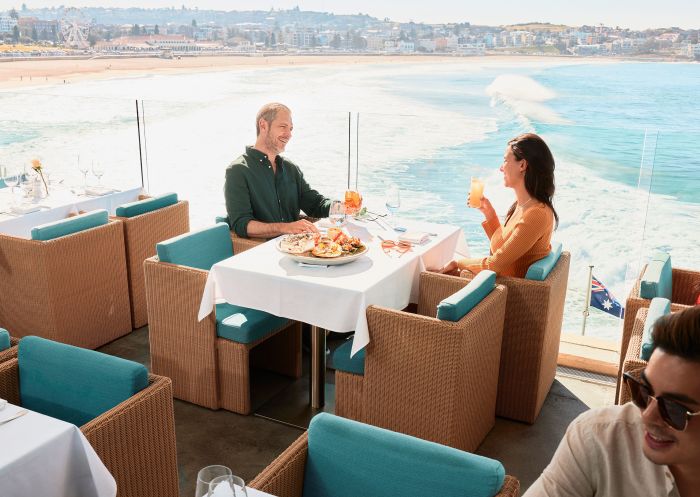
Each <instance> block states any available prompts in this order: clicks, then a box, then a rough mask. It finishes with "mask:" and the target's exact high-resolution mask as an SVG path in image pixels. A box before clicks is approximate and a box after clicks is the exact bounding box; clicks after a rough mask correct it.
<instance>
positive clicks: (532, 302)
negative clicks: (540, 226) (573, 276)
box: [462, 243, 571, 424]
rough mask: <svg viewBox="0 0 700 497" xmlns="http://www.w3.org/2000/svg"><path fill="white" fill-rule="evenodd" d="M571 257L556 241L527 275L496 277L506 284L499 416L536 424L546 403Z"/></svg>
mask: <svg viewBox="0 0 700 497" xmlns="http://www.w3.org/2000/svg"><path fill="white" fill-rule="evenodd" d="M570 258H571V256H570V254H569V253H568V252H562V245H561V243H552V251H551V252H550V254H549V255H548V256H547V257H545V258H544V259H541V260H539V261H537V262H535V263H533V264H532V265H531V266H530V268H529V269H528V271H527V274H526V275H525V278H514V277H503V276H499V277H498V278H496V283H498V284H500V285H503V286H505V287H507V288H508V300H507V303H506V317H505V321H504V323H503V346H502V348H501V369H500V372H499V374H498V400H497V402H496V416H500V417H503V418H509V419H514V420H516V421H524V422H526V423H530V424H532V423H534V422H535V420H536V419H537V416H538V415H539V413H540V410H541V409H542V404H544V400H545V399H546V398H547V394H548V393H549V389H550V388H551V386H552V383H553V382H554V375H555V374H556V372H557V359H558V357H559V340H560V337H561V327H562V322H563V320H564V301H565V300H566V285H567V280H568V278H569V261H570ZM462 277H465V278H473V277H474V275H473V274H472V273H469V272H467V271H463V272H462Z"/></svg>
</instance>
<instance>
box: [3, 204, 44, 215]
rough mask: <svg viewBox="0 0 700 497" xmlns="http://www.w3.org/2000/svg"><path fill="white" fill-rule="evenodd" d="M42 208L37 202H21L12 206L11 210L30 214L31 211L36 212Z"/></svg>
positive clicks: (16, 212)
mask: <svg viewBox="0 0 700 497" xmlns="http://www.w3.org/2000/svg"><path fill="white" fill-rule="evenodd" d="M40 209H41V206H40V205H37V204H19V205H13V206H12V207H10V211H12V213H13V214H29V213H30V212H36V211H38V210H40Z"/></svg>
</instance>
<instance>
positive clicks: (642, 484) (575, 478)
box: [524, 306, 700, 497]
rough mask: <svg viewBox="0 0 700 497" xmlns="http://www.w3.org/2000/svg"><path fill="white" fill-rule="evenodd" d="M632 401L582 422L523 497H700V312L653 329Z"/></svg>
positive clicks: (633, 378) (670, 318) (632, 378)
mask: <svg viewBox="0 0 700 497" xmlns="http://www.w3.org/2000/svg"><path fill="white" fill-rule="evenodd" d="M653 341H654V346H655V349H654V352H653V354H652V355H651V357H650V359H649V363H648V365H647V367H646V368H645V369H644V370H642V371H637V372H635V373H634V374H630V375H626V376H625V381H626V382H627V385H628V386H629V388H630V391H631V393H632V398H633V402H632V403H628V404H625V405H623V406H611V407H605V408H602V409H596V410H591V411H588V412H586V413H583V414H582V415H581V416H579V417H578V418H577V419H575V420H574V421H573V422H572V423H571V425H570V426H569V428H568V429H567V431H566V434H565V435H564V438H563V439H562V441H561V443H560V444H559V447H558V448H557V451H556V453H555V454H554V457H553V459H552V461H551V463H550V464H549V466H547V468H545V470H544V472H543V473H542V475H541V476H540V477H539V479H538V480H537V481H536V482H535V483H534V484H533V485H532V486H531V487H530V488H529V489H528V491H527V492H526V493H525V495H524V497H539V496H547V497H550V496H551V497H554V496H572V497H573V496H576V497H579V496H597V497H623V496H647V495H649V496H672V497H690V496H700V306H696V307H691V308H688V309H686V310H684V311H682V312H676V313H673V314H669V315H667V316H664V317H662V318H661V319H659V320H658V321H656V323H655V324H654V331H653Z"/></svg>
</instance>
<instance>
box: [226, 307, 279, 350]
mask: <svg viewBox="0 0 700 497" xmlns="http://www.w3.org/2000/svg"><path fill="white" fill-rule="evenodd" d="M287 323H289V320H288V319H286V318H281V317H278V316H273V315H272V314H268V313H267V312H263V311H258V310H255V309H248V308H247V307H240V306H237V305H231V304H226V303H223V304H216V334H217V336H219V337H221V338H226V339H227V340H231V341H233V342H238V343H252V342H255V341H257V340H260V339H261V338H265V337H266V336H267V335H269V334H270V333H272V332H273V331H276V330H278V329H280V328H281V327H282V326H284V325H285V324H287Z"/></svg>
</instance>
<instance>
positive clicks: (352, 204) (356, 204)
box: [345, 190, 362, 216]
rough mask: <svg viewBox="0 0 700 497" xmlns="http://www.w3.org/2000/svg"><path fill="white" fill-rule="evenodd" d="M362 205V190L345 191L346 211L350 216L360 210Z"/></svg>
mask: <svg viewBox="0 0 700 497" xmlns="http://www.w3.org/2000/svg"><path fill="white" fill-rule="evenodd" d="M361 207H362V195H360V192H356V191H353V190H348V191H346V192H345V213H346V214H347V215H349V216H354V215H355V214H357V213H358V212H360V208H361Z"/></svg>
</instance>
